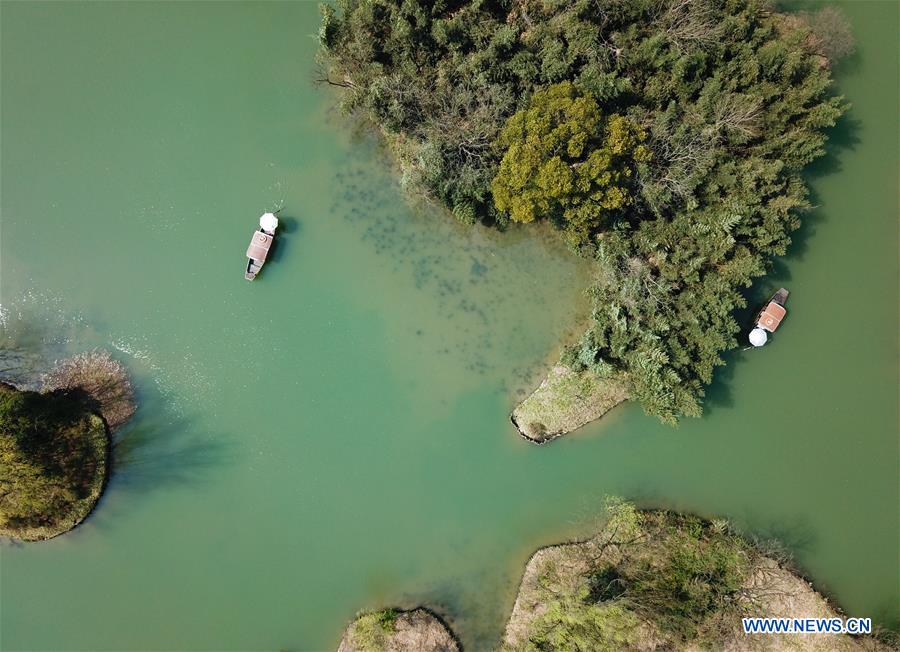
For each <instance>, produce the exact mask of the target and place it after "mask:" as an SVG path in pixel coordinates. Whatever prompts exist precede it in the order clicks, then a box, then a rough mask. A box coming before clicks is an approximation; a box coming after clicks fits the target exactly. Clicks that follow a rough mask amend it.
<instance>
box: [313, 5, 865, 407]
mask: <svg viewBox="0 0 900 652" xmlns="http://www.w3.org/2000/svg"><path fill="white" fill-rule="evenodd" d="M338 4H339V8H338V11H337V12H336V13H335V12H333V11H332V10H330V9H325V10H324V13H325V17H324V19H323V27H322V32H321V40H322V52H323V58H322V61H323V63H324V65H325V66H326V75H325V77H326V78H327V79H328V81H330V82H331V83H333V84H337V85H340V86H343V87H344V88H345V89H346V93H345V94H344V95H343V101H344V105H345V107H346V108H347V109H349V110H360V111H362V112H364V113H365V114H367V115H368V116H369V117H371V118H372V120H374V122H376V123H377V124H378V125H380V126H381V128H382V130H383V132H384V133H385V134H386V136H387V138H388V142H389V143H390V145H391V146H392V148H393V149H394V150H395V151H396V152H397V154H398V158H399V160H400V161H401V164H402V167H403V171H404V177H405V178H406V179H407V180H408V181H410V182H412V183H413V184H415V185H417V186H418V187H421V188H423V189H424V190H426V191H427V192H428V193H429V194H431V195H432V196H434V197H435V198H437V199H438V200H440V201H441V202H443V203H444V204H446V205H447V206H448V207H450V208H451V209H452V211H453V213H454V214H455V215H457V216H458V217H459V218H460V219H462V220H464V221H467V222H472V221H476V220H480V221H482V222H485V223H499V224H504V223H506V222H507V221H508V220H509V216H508V215H507V211H510V210H513V211H514V210H515V207H514V206H513V205H512V204H513V202H510V201H508V199H509V197H506V198H503V197H498V199H499V200H500V201H499V202H497V201H495V197H494V196H493V194H492V189H491V183H492V181H494V180H495V179H496V178H497V176H498V170H499V169H500V168H499V166H500V161H501V159H503V157H504V155H505V154H507V153H508V151H509V148H510V147H511V146H512V145H513V143H512V142H511V140H510V138H507V137H505V136H501V132H502V129H503V127H504V126H505V125H506V124H507V121H508V120H509V119H510V117H511V116H513V115H514V114H516V112H517V111H522V110H523V109H527V108H528V106H529V103H530V102H531V101H532V98H533V97H535V96H537V94H538V93H540V92H542V91H544V90H546V89H547V88H548V87H550V86H551V85H553V84H558V83H561V82H571V83H572V84H573V85H574V88H575V89H577V93H573V97H574V96H575V95H577V96H578V97H592V98H593V101H595V102H596V105H597V107H598V110H599V112H600V114H601V115H603V116H613V115H618V116H622V118H623V119H627V120H628V121H629V124H634V125H636V129H638V130H639V132H636V133H640V134H642V135H643V137H642V138H641V140H642V141H643V143H642V145H641V147H646V148H647V150H648V152H647V156H646V157H644V156H640V157H635V158H636V160H635V161H634V169H633V172H632V171H631V169H630V168H629V188H628V201H627V202H623V203H621V204H620V205H618V207H617V210H615V211H614V212H610V211H609V210H608V209H606V208H604V205H603V202H588V203H587V204H585V203H584V202H581V203H578V210H577V211H574V210H573V209H572V208H571V207H569V211H570V217H574V218H575V222H576V224H575V226H576V227H577V228H575V229H572V225H571V223H570V222H571V220H567V219H558V220H556V222H557V224H558V225H559V226H560V227H561V228H563V229H566V233H567V234H569V235H571V234H572V233H574V234H575V237H569V238H568V239H569V241H570V242H572V243H573V244H576V245H579V246H580V249H581V250H582V251H585V250H587V251H588V253H589V254H590V255H594V256H595V257H596V259H597V261H598V263H599V267H600V271H599V274H598V277H599V280H598V282H597V284H596V285H595V286H594V287H593V288H592V289H591V294H592V296H593V299H594V309H593V324H592V326H591V327H590V328H589V329H588V331H587V332H586V333H585V335H584V337H583V338H582V339H581V341H580V342H579V343H578V345H577V346H575V347H573V348H572V349H571V350H569V351H567V352H566V354H565V356H564V361H566V362H567V363H569V364H571V365H572V366H574V367H576V368H590V369H592V370H594V371H595V372H597V373H599V374H601V375H602V374H606V373H611V372H625V373H626V375H627V377H628V378H629V381H630V384H631V394H632V396H633V397H634V398H636V399H638V400H640V402H641V403H642V405H643V406H644V408H645V410H646V411H647V412H649V413H651V414H654V415H656V416H658V417H659V418H661V419H663V420H664V421H667V422H674V421H676V420H677V419H678V417H680V416H682V415H698V414H700V412H701V409H702V408H701V400H702V396H703V388H704V386H705V385H707V384H708V383H709V382H710V381H711V379H712V375H713V370H714V368H715V367H716V366H717V365H720V364H722V358H721V352H722V351H723V350H725V349H726V348H728V347H732V346H734V345H735V343H736V342H735V334H736V333H737V331H738V325H737V324H736V322H735V320H734V317H733V313H734V310H735V309H736V308H739V307H742V306H743V305H744V299H743V296H742V290H743V288H746V287H748V286H749V285H750V284H751V282H752V279H753V278H754V277H757V276H759V275H761V274H763V273H765V271H766V267H767V264H768V261H769V260H770V258H771V257H772V256H774V255H782V254H784V253H785V251H786V248H787V246H788V244H789V243H790V233H791V232H792V231H794V230H795V229H796V228H797V226H798V225H799V214H800V213H801V212H802V211H803V210H804V209H806V208H807V207H808V202H807V191H806V187H805V184H804V182H803V180H802V177H801V176H800V175H801V172H802V169H803V167H804V166H805V165H807V164H808V163H810V162H811V161H812V160H814V159H815V158H817V157H819V156H821V155H822V154H823V153H824V143H825V140H826V136H825V129H826V128H828V127H830V126H832V125H833V124H834V123H835V121H836V120H837V119H838V117H839V116H840V115H841V113H842V112H843V111H844V110H845V105H844V103H843V101H842V99H841V98H837V97H833V96H832V95H830V93H829V87H830V84H831V80H830V74H829V69H828V65H827V64H828V62H827V60H825V59H823V56H822V55H823V53H825V52H826V51H827V52H828V53H830V54H840V53H844V52H847V51H849V48H850V46H851V45H852V44H851V45H848V39H849V36H848V34H847V31H846V25H845V24H843V23H842V22H841V21H840V20H839V17H835V15H834V14H832V13H827V14H825V15H824V16H821V15H818V14H816V15H815V16H814V17H812V18H810V17H809V16H806V17H803V18H802V19H801V18H798V17H796V16H789V15H785V14H779V13H777V12H775V11H774V10H773V9H772V7H771V6H770V5H769V4H768V3H767V2H766V1H765V0H725V1H719V0H574V1H572V2H550V1H544V2H541V1H538V0H518V1H512V0H508V1H499V0H498V1H493V2H491V1H487V0H475V1H462V0H456V1H453V2H449V1H445V2H426V1H425V0H402V1H401V0H369V1H366V2H362V1H360V0H341V1H340V2H339V3H338ZM810 25H813V26H816V25H819V26H824V27H822V28H821V30H822V31H823V32H824V31H827V32H828V33H827V34H826V33H823V34H816V33H814V32H812V31H811V28H810ZM538 97H540V96H538ZM547 119H548V120H549V119H550V116H547ZM513 140H515V139H513ZM603 147H604V140H603V138H593V139H592V140H591V141H590V142H587V143H585V148H584V150H583V151H582V152H581V153H580V155H579V157H578V158H579V159H584V160H588V159H589V158H590V157H591V155H592V154H593V153H594V152H595V151H598V150H602V148H603ZM551 158H552V157H551ZM569 163H570V164H572V165H577V164H578V163H580V160H573V161H569ZM500 179H501V181H500V182H499V185H496V186H495V188H498V187H502V188H504V189H508V188H507V187H508V186H509V184H506V183H505V182H504V178H503V177H502V176H501V177H500ZM507 194H509V193H507ZM579 202H580V199H579ZM541 206H542V205H541V204H540V203H539V202H538V203H535V207H537V209H540V210H543V208H541ZM519 208H520V209H522V207H519ZM526 208H527V207H526ZM545 208H546V211H547V214H541V215H537V214H535V215H534V217H547V218H550V219H553V217H554V215H553V213H554V211H557V212H561V213H564V212H565V206H563V207H560V206H559V205H557V204H555V203H553V202H551V203H550V204H548V205H547V206H546V207H545ZM522 211H524V212H522ZM526 214H528V210H525V209H522V210H520V215H519V217H521V215H526ZM529 215H530V214H529ZM514 217H515V214H514ZM563 217H564V218H565V215H564V216H563ZM516 219H519V218H518V217H516ZM584 243H588V246H586V247H585V246H584Z"/></svg>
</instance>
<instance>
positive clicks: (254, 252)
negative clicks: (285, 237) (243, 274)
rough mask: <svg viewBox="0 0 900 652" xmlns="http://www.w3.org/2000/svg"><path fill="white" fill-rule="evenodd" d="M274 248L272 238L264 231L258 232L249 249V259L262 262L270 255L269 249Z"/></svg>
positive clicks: (255, 233) (254, 235)
mask: <svg viewBox="0 0 900 652" xmlns="http://www.w3.org/2000/svg"><path fill="white" fill-rule="evenodd" d="M271 246H272V236H270V235H268V234H267V233H263V232H262V231H256V232H254V234H253V238H252V239H251V240H250V246H249V247H247V258H250V259H252V260H256V261H262V260H265V259H266V256H268V255H269V247H271Z"/></svg>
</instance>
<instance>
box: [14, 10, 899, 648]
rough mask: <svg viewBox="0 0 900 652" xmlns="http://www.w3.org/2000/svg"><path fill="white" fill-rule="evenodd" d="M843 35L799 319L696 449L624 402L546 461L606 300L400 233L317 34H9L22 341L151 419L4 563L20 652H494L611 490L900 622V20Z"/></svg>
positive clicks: (540, 267)
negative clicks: (586, 326)
mask: <svg viewBox="0 0 900 652" xmlns="http://www.w3.org/2000/svg"><path fill="white" fill-rule="evenodd" d="M846 8H847V10H848V13H849V14H850V16H851V18H852V19H853V21H854V26H855V29H856V31H857V34H858V35H859V41H860V48H859V53H858V54H857V56H856V57H855V58H854V59H853V60H851V61H849V62H848V63H847V64H846V65H845V66H843V68H842V69H841V70H840V81H841V89H842V92H844V93H845V94H846V95H847V96H848V98H849V99H850V100H851V101H852V103H853V110H852V111H851V113H850V114H849V116H848V119H847V120H846V121H845V122H844V124H843V125H842V127H841V129H840V130H838V132H837V133H836V134H835V138H834V140H833V142H834V149H835V156H833V157H831V158H830V159H829V160H828V161H826V162H824V163H823V164H821V165H819V166H818V167H817V169H816V170H814V173H813V176H812V181H813V186H814V189H815V193H816V202H817V203H818V204H819V205H820V207H819V208H818V209H817V210H816V211H815V212H814V214H813V215H812V216H810V219H808V220H807V222H806V226H805V227H804V229H803V230H802V232H801V233H800V234H799V235H798V238H797V241H796V244H795V246H794V247H793V249H792V252H791V255H790V256H789V257H788V258H787V259H785V260H783V261H779V263H778V265H777V267H776V272H775V274H774V275H773V276H772V277H771V278H769V279H766V280H763V281H761V282H760V283H759V284H758V286H759V287H758V288H756V289H755V292H756V296H757V297H758V298H761V297H763V296H764V295H766V294H767V293H768V292H769V291H770V290H771V288H773V287H777V286H778V285H780V284H785V285H787V286H788V287H789V288H790V289H791V291H792V295H791V299H790V305H789V307H790V310H791V313H790V317H789V318H788V320H787V321H786V322H785V327H784V329H783V330H782V331H779V333H778V337H777V338H776V340H775V341H774V342H773V344H772V345H771V346H769V347H766V349H765V350H764V351H758V352H735V353H734V354H733V355H731V356H730V364H729V366H728V367H727V369H725V370H724V372H723V373H722V374H720V376H719V377H718V379H717V381H716V383H715V385H714V387H713V388H712V390H711V392H710V397H709V401H708V411H707V415H706V416H705V417H704V418H703V419H700V420H694V421H689V422H685V423H684V424H683V425H682V426H681V427H680V428H679V429H677V430H673V429H670V428H666V427H663V426H661V425H659V424H657V423H656V422H654V421H653V420H651V419H649V418H647V417H645V416H644V415H643V414H642V413H641V412H640V410H639V408H636V407H634V406H627V407H624V408H621V409H618V410H616V411H615V412H614V413H612V414H611V415H610V416H609V417H608V418H607V419H605V420H604V422H602V423H598V424H593V425H591V426H589V427H587V428H585V429H584V430H583V431H580V432H579V433H578V434H576V435H572V436H570V437H568V438H564V439H563V440H560V441H558V442H555V443H553V444H552V445H550V446H545V447H541V448H538V447H534V446H530V445H528V444H526V443H525V442H523V441H521V440H520V439H519V438H518V437H517V436H516V435H515V433H514V431H513V430H512V427H511V426H510V425H509V423H508V421H507V414H508V412H509V410H510V408H511V406H512V405H513V404H514V402H515V400H516V398H517V396H519V395H520V393H521V392H523V391H525V390H527V389H530V388H531V387H532V386H533V385H534V384H535V383H536V382H537V380H538V378H539V374H540V372H541V367H542V365H544V364H546V362H547V361H549V360H552V359H553V353H554V351H553V349H554V346H555V345H556V343H557V342H558V341H559V339H560V338H561V337H562V336H564V335H565V333H566V331H567V329H568V328H569V327H570V326H571V324H572V323H573V322H574V321H575V319H576V318H577V316H578V315H579V314H580V312H581V310H582V307H581V306H580V303H581V288H582V287H584V285H585V284H586V279H587V274H588V273H589V270H586V269H584V268H583V267H582V266H580V265H579V263H578V262H577V261H574V260H573V259H571V258H570V257H569V256H568V255H567V254H566V253H565V252H564V251H563V250H562V249H561V248H559V247H556V246H553V245H552V244H546V243H544V242H542V241H539V240H536V239H534V238H531V237H530V234H529V233H528V232H526V231H514V232H512V233H509V234H505V235H502V236H499V235H497V234H493V233H491V232H488V231H485V230H481V229H475V230H467V229H464V228H461V227H458V226H456V225H455V224H453V223H452V221H451V220H449V219H448V218H446V217H445V216H444V215H442V214H441V213H440V211H437V210H435V209H433V208H428V207H421V206H420V207H413V208H411V207H410V206H409V205H408V204H407V203H406V202H405V201H404V199H403V195H402V193H401V191H400V190H399V189H398V188H397V187H396V184H395V181H394V177H393V174H392V173H391V170H390V168H389V164H388V163H386V162H385V161H384V160H383V159H381V158H380V157H379V155H378V153H377V149H376V148H375V147H374V146H373V145H372V143H371V142H368V141H366V140H358V139H353V138H351V137H349V136H348V135H347V134H348V126H347V125H346V124H344V123H342V122H341V121H340V119H339V118H338V117H337V116H336V115H335V114H334V110H333V104H332V102H333V98H332V97H331V96H330V95H329V94H328V92H327V91H325V90H323V89H319V88H316V87H314V86H313V85H312V84H311V83H310V80H311V79H312V77H313V72H312V65H313V64H312V58H313V54H314V52H315V39H314V34H315V31H316V29H317V22H318V17H317V13H316V8H315V5H314V4H312V3H299V2H295V3H290V2H288V3H278V2H266V3H248V4H243V3H192V2H190V3H179V4H166V3H66V4H64V3H16V2H5V3H3V4H2V6H0V19H2V64H0V65H2V68H0V73H2V86H0V92H2V97H0V103H2V104H0V109H2V115H0V139H2V143H0V157H2V161H0V172H2V199H0V209H2V232H0V238H2V240H0V254H2V261H0V273H2V277H0V303H2V306H3V320H4V328H5V331H6V336H7V341H15V342H18V343H21V344H22V345H23V346H27V347H29V350H32V351H39V352H40V353H41V354H42V355H43V356H44V357H45V358H46V359H52V358H53V357H55V356H58V355H62V354H64V353H66V352H70V351H80V350H84V349H86V348H91V347H93V346H103V347H105V348H109V349H111V350H113V351H114V352H115V353H116V355H117V356H119V357H120V358H121V359H122V360H123V361H124V362H126V363H127V364H128V366H129V368H130V369H131V370H132V371H133V373H134V374H135V378H136V383H137V387H138V390H139V394H140V398H141V409H140V411H139V413H138V416H137V418H136V419H135V420H134V422H133V423H132V424H131V425H130V426H129V427H128V428H127V429H126V430H125V431H124V432H123V433H122V434H121V436H120V441H119V442H118V444H117V467H116V470H115V475H114V477H113V479H112V482H111V484H110V487H109V490H108V492H107V494H106V495H105V497H104V498H103V500H102V502H101V504H100V507H99V509H98V510H97V511H96V512H95V514H94V515H93V516H92V517H91V518H90V519H89V520H88V521H87V522H86V523H85V524H84V525H83V526H81V527H79V528H78V529H77V530H75V531H73V532H72V533H70V534H69V535H67V536H65V537H62V538H59V539H56V540H53V541H51V542H47V543H41V544H36V545H29V546H16V545H12V544H9V543H3V544H0V582H2V583H0V647H2V648H3V649H9V650H15V649H67V650H106V649H109V650H112V649H116V650H124V649H132V650H151V649H152V650H169V649H171V650H212V649H220V650H221V649H228V650H238V649H240V650H251V649H253V650H262V649H276V648H279V647H283V648H288V649H329V648H333V647H334V646H335V644H336V642H337V639H338V637H339V635H340V631H341V629H342V627H343V625H344V624H345V622H346V621H347V620H348V619H349V618H351V617H352V615H353V614H354V613H355V612H356V611H357V610H359V609H361V608H366V607H375V606H380V605H400V606H406V605H413V604H417V603H421V602H424V603H427V604H429V605H431V606H432V607H434V608H436V609H437V610H439V611H440V612H441V613H443V614H445V615H446V616H447V617H448V619H449V620H450V621H451V623H452V624H453V625H454V626H455V627H456V628H457V630H458V631H459V633H460V635H461V636H462V638H463V641H464V643H466V644H467V645H468V647H469V649H483V648H485V647H489V646H491V645H493V644H494V642H495V641H496V640H497V638H498V636H499V632H500V630H501V628H502V625H503V620H504V618H505V616H506V614H507V613H508V610H509V608H510V606H511V603H512V599H513V592H514V590H515V585H516V582H517V581H518V577H519V574H520V572H521V568H522V564H523V563H524V561H525V560H526V559H527V557H528V555H529V554H530V553H531V552H532V551H533V550H534V549H535V548H536V547H538V546H540V545H543V544H546V543H551V542H554V541H558V540H560V539H563V538H566V537H568V536H576V535H578V534H582V533H585V532H587V531H588V530H589V529H590V527H591V525H592V522H593V518H594V515H595V514H596V513H597V511H598V506H599V503H600V501H601V500H602V496H603V495H605V494H609V493H614V494H620V495H624V496H626V497H629V498H632V499H635V500H637V501H638V502H639V503H640V504H641V505H645V506H663V507H672V508H677V509H685V510H691V511H697V512H700V513H703V514H709V515H713V514H715V515H726V516H728V517H730V518H732V519H733V520H734V521H735V522H736V523H737V524H738V525H739V526H740V527H742V528H744V529H746V530H747V531H748V532H751V533H755V534H758V535H760V536H776V537H778V538H780V539H781V540H783V541H784V542H785V543H786V544H787V546H788V547H789V548H790V550H791V551H792V552H793V553H794V555H795V557H796V559H797V561H798V563H799V565H800V566H801V567H802V568H803V569H804V570H805V571H806V572H807V573H808V574H809V575H810V576H811V577H813V578H815V579H816V580H817V583H818V584H819V585H820V586H822V587H823V588H824V589H825V590H827V591H828V592H829V593H831V594H832V595H833V596H834V597H835V598H836V599H837V601H838V602H839V603H840V604H841V605H842V606H843V607H844V608H845V609H846V610H847V611H848V612H849V613H850V614H851V615H860V616H866V615H872V616H876V617H879V618H880V619H881V621H882V622H890V621H891V620H893V619H896V618H897V604H898V599H900V596H898V589H897V582H896V579H897V577H898V567H897V551H898V548H900V546H898V531H900V523H898V512H897V498H898V493H900V487H898V462H900V459H898V455H900V453H898V440H897V434H898V429H897V410H898V400H897V381H898V378H897V360H898V350H897V338H896V333H897V326H898V315H897V310H898V304H897V296H898V287H897V285H898V284H897V278H898V273H897V272H898V269H897V215H898V210H897V209H898V206H897V179H898V161H897V147H896V144H897V142H898V130H897V120H896V116H897V114H896V111H897V106H898V97H897V95H898V94H897V83H896V80H897V79H898V75H897V73H898V70H897V58H896V57H889V56H885V53H886V52H895V53H896V51H897V40H896V29H895V27H896V25H897V19H898V6H897V5H896V4H893V3H880V2H858V3H852V4H849V5H847V7H846ZM281 199H284V201H285V205H286V209H285V213H284V214H285V216H286V217H287V219H286V220H285V229H284V231H283V233H282V235H281V237H280V242H279V249H278V251H277V252H276V253H275V258H274V260H273V261H272V263H271V264H270V265H268V266H267V267H266V269H265V271H264V273H263V275H262V276H261V278H260V280H259V281H258V282H255V283H253V284H249V283H247V282H245V281H244V280H243V279H242V266H243V252H244V249H245V247H246V242H247V239H248V238H249V235H250V232H251V231H252V229H253V227H254V225H255V221H256V218H257V216H258V214H259V213H260V212H261V210H263V209H264V208H266V207H269V206H271V205H272V204H274V203H276V202H278V201H279V200H281Z"/></svg>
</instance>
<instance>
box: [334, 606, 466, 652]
mask: <svg viewBox="0 0 900 652" xmlns="http://www.w3.org/2000/svg"><path fill="white" fill-rule="evenodd" d="M459 649H460V646H459V643H457V641H456V638H455V637H454V635H453V633H452V632H451V631H450V629H449V628H448V627H447V626H446V625H444V623H443V622H441V620H440V619H439V618H438V617H437V616H436V615H435V614H433V613H432V612H430V611H428V610H427V609H424V608H421V607H419V608H417V609H412V610H410V611H399V610H396V609H384V610H382V611H374V612H370V613H365V614H361V615H360V616H358V617H357V618H356V620H354V621H353V622H352V623H350V625H348V626H347V629H346V631H345V632H344V636H343V637H342V638H341V643H340V646H339V647H338V652H405V651H406V650H409V651H413V650H415V651H416V652H459Z"/></svg>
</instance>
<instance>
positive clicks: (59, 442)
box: [0, 351, 135, 541]
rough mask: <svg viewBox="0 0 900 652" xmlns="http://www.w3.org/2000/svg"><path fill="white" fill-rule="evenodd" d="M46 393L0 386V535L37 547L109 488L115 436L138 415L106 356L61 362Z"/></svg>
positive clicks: (118, 370) (119, 371)
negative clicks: (37, 543) (111, 434)
mask: <svg viewBox="0 0 900 652" xmlns="http://www.w3.org/2000/svg"><path fill="white" fill-rule="evenodd" d="M43 390H44V391H42V392H34V391H22V390H19V389H17V388H15V387H13V386H12V385H8V384H5V383H0V536H9V537H14V538H16V539H21V540H23V541H38V540H42V539H49V538H52V537H55V536H57V535H60V534H62V533H64V532H67V531H68V530H71V529H72V528H73V527H75V526H76V525H78V524H79V523H80V522H81V521H83V520H84V519H85V518H86V517H87V515H88V514H89V513H90V512H91V510H92V509H93V508H94V506H95V505H96V504H97V500H98V499H99V498H100V494H101V493H102V492H103V489H104V487H105V486H106V480H107V478H108V476H109V469H110V462H111V459H110V458H111V446H110V444H111V439H110V433H111V431H114V430H116V429H117V428H119V427H121V426H122V425H123V424H124V423H125V422H126V421H128V419H130V418H131V416H132V415H133V414H134V411H135V404H134V393H133V390H132V387H131V382H130V381H129V379H128V375H127V373H126V371H125V368H124V367H123V366H122V365H121V364H120V363H119V362H117V361H115V360H114V359H112V357H110V355H109V354H108V353H106V352H105V351H91V352H88V353H82V354H80V355H76V356H74V357H72V358H68V359H66V360H63V361H61V362H60V363H59V364H57V365H56V366H55V367H54V368H53V369H52V370H51V371H50V372H49V373H47V374H45V375H44V376H43Z"/></svg>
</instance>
